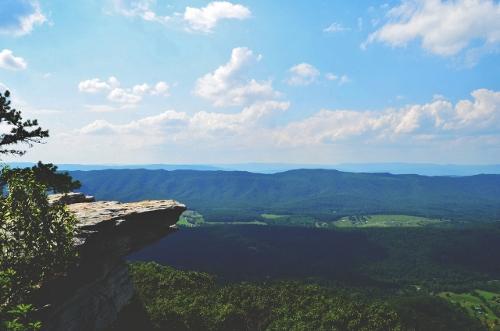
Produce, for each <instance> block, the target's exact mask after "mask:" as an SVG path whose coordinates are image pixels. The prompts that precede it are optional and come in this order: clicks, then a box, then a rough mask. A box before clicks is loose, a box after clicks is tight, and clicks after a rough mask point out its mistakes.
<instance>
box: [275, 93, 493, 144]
mask: <svg viewBox="0 0 500 331" xmlns="http://www.w3.org/2000/svg"><path fill="white" fill-rule="evenodd" d="M471 95H472V97H473V100H461V101H459V102H457V103H456V104H455V105H453V104H452V103H451V102H450V101H447V100H445V99H434V100H433V101H432V102H430V103H426V104H421V105H419V104H417V105H408V106H405V107H403V108H400V109H387V110H385V111H381V112H380V111H352V110H321V111H319V112H318V113H316V114H314V115H313V116H311V117H309V118H306V119H303V120H301V121H297V122H293V123H290V124H288V125H287V126H286V127H284V128H283V129H282V130H280V131H279V132H276V134H275V136H276V139H278V141H280V143H281V144H291V145H303V144H313V145H314V144H324V143H331V142H336V141H342V140H348V139H363V138H364V139H366V140H367V141H384V142H387V141H389V142H390V141H393V142H394V141H398V142H399V143H401V142H402V141H403V140H404V139H409V141H411V140H412V139H413V140H414V139H423V138H425V139H431V138H443V137H461V136H464V135H465V134H468V135H473V136H475V135H477V136H480V135H483V134H485V133H486V134H490V132H492V131H497V130H498V129H500V92H495V91H491V90H487V89H479V90H475V91H473V92H472V93H471Z"/></svg>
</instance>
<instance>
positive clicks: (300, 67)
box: [287, 63, 320, 86]
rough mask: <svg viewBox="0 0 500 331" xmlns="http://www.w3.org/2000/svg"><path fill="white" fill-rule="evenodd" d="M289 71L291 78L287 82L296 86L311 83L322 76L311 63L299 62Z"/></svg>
mask: <svg viewBox="0 0 500 331" xmlns="http://www.w3.org/2000/svg"><path fill="white" fill-rule="evenodd" d="M288 71H289V73H290V78H288V80H287V83H288V84H289V85H294V86H305V85H310V84H312V83H313V82H314V81H315V80H316V79H317V78H318V77H319V76H320V72H319V70H318V69H316V68H315V67H314V66H313V65H311V64H309V63H300V64H297V65H295V66H293V67H291V68H290V69H289V70H288Z"/></svg>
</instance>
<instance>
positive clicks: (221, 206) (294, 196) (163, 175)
mask: <svg viewBox="0 0 500 331" xmlns="http://www.w3.org/2000/svg"><path fill="white" fill-rule="evenodd" d="M71 175H72V176H73V177H74V178H75V179H78V180H80V181H81V182H82V183H83V187H82V190H83V191H84V192H86V193H89V194H93V195H95V196H96V198H97V199H116V200H121V201H134V200H141V199H165V198H169V199H176V200H179V201H181V202H183V203H185V204H187V205H188V207H189V208H191V209H196V210H198V211H200V212H202V213H203V214H204V215H205V216H207V217H208V218H212V219H214V220H215V219H227V218H234V217H235V216H237V217H239V218H240V220H241V219H246V218H248V219H250V218H254V217H257V216H258V215H260V214H261V213H264V212H272V213H277V214H279V213H284V214H286V213H298V214H313V215H316V216H321V217H330V218H331V217H337V216H340V215H350V214H374V213H388V214H390V213H395V214H413V215H422V216H429V217H445V218H452V219H467V220H479V219H486V220H493V219H500V175H477V176H467V177H444V176H443V177H428V176H418V175H392V174H384V173H348V172H340V171H335V170H292V171H286V172H282V173H277V174H256V173H249V172H236V171H235V172H233V171H193V170H177V171H165V170H143V169H133V170H98V171H74V172H71ZM236 213H237V214H236Z"/></svg>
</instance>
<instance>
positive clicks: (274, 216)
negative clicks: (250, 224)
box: [260, 214, 290, 220]
mask: <svg viewBox="0 0 500 331" xmlns="http://www.w3.org/2000/svg"><path fill="white" fill-rule="evenodd" d="M260 216H262V218H264V219H266V220H279V219H283V218H287V217H288V216H290V215H277V214H262V215H260Z"/></svg>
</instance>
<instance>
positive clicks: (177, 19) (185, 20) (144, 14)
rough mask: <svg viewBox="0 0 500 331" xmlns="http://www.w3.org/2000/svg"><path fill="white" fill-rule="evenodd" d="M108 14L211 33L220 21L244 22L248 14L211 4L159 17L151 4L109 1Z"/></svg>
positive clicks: (148, 0) (242, 8) (226, 4)
mask: <svg viewBox="0 0 500 331" xmlns="http://www.w3.org/2000/svg"><path fill="white" fill-rule="evenodd" d="M109 1H110V4H111V11H110V12H112V13H116V14H119V15H122V16H126V17H131V18H136V17H137V18H140V19H143V20H145V21H148V22H156V23H160V24H163V25H167V24H169V25H170V26H176V25H178V26H182V27H184V28H185V29H186V30H187V31H191V32H202V33H211V32H213V29H214V28H215V27H216V26H217V24H218V23H219V22H220V21H221V20H224V19H237V20H244V19H247V18H250V16H251V14H252V13H251V11H250V9H248V8H247V7H245V6H243V5H240V4H233V3H231V2H228V1H212V2H210V3H208V4H207V5H206V6H205V7H200V8H196V7H189V6H187V7H186V8H185V9H184V12H183V13H173V14H171V15H160V14H158V13H157V11H158V9H157V8H156V7H157V6H156V1H155V0H109Z"/></svg>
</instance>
